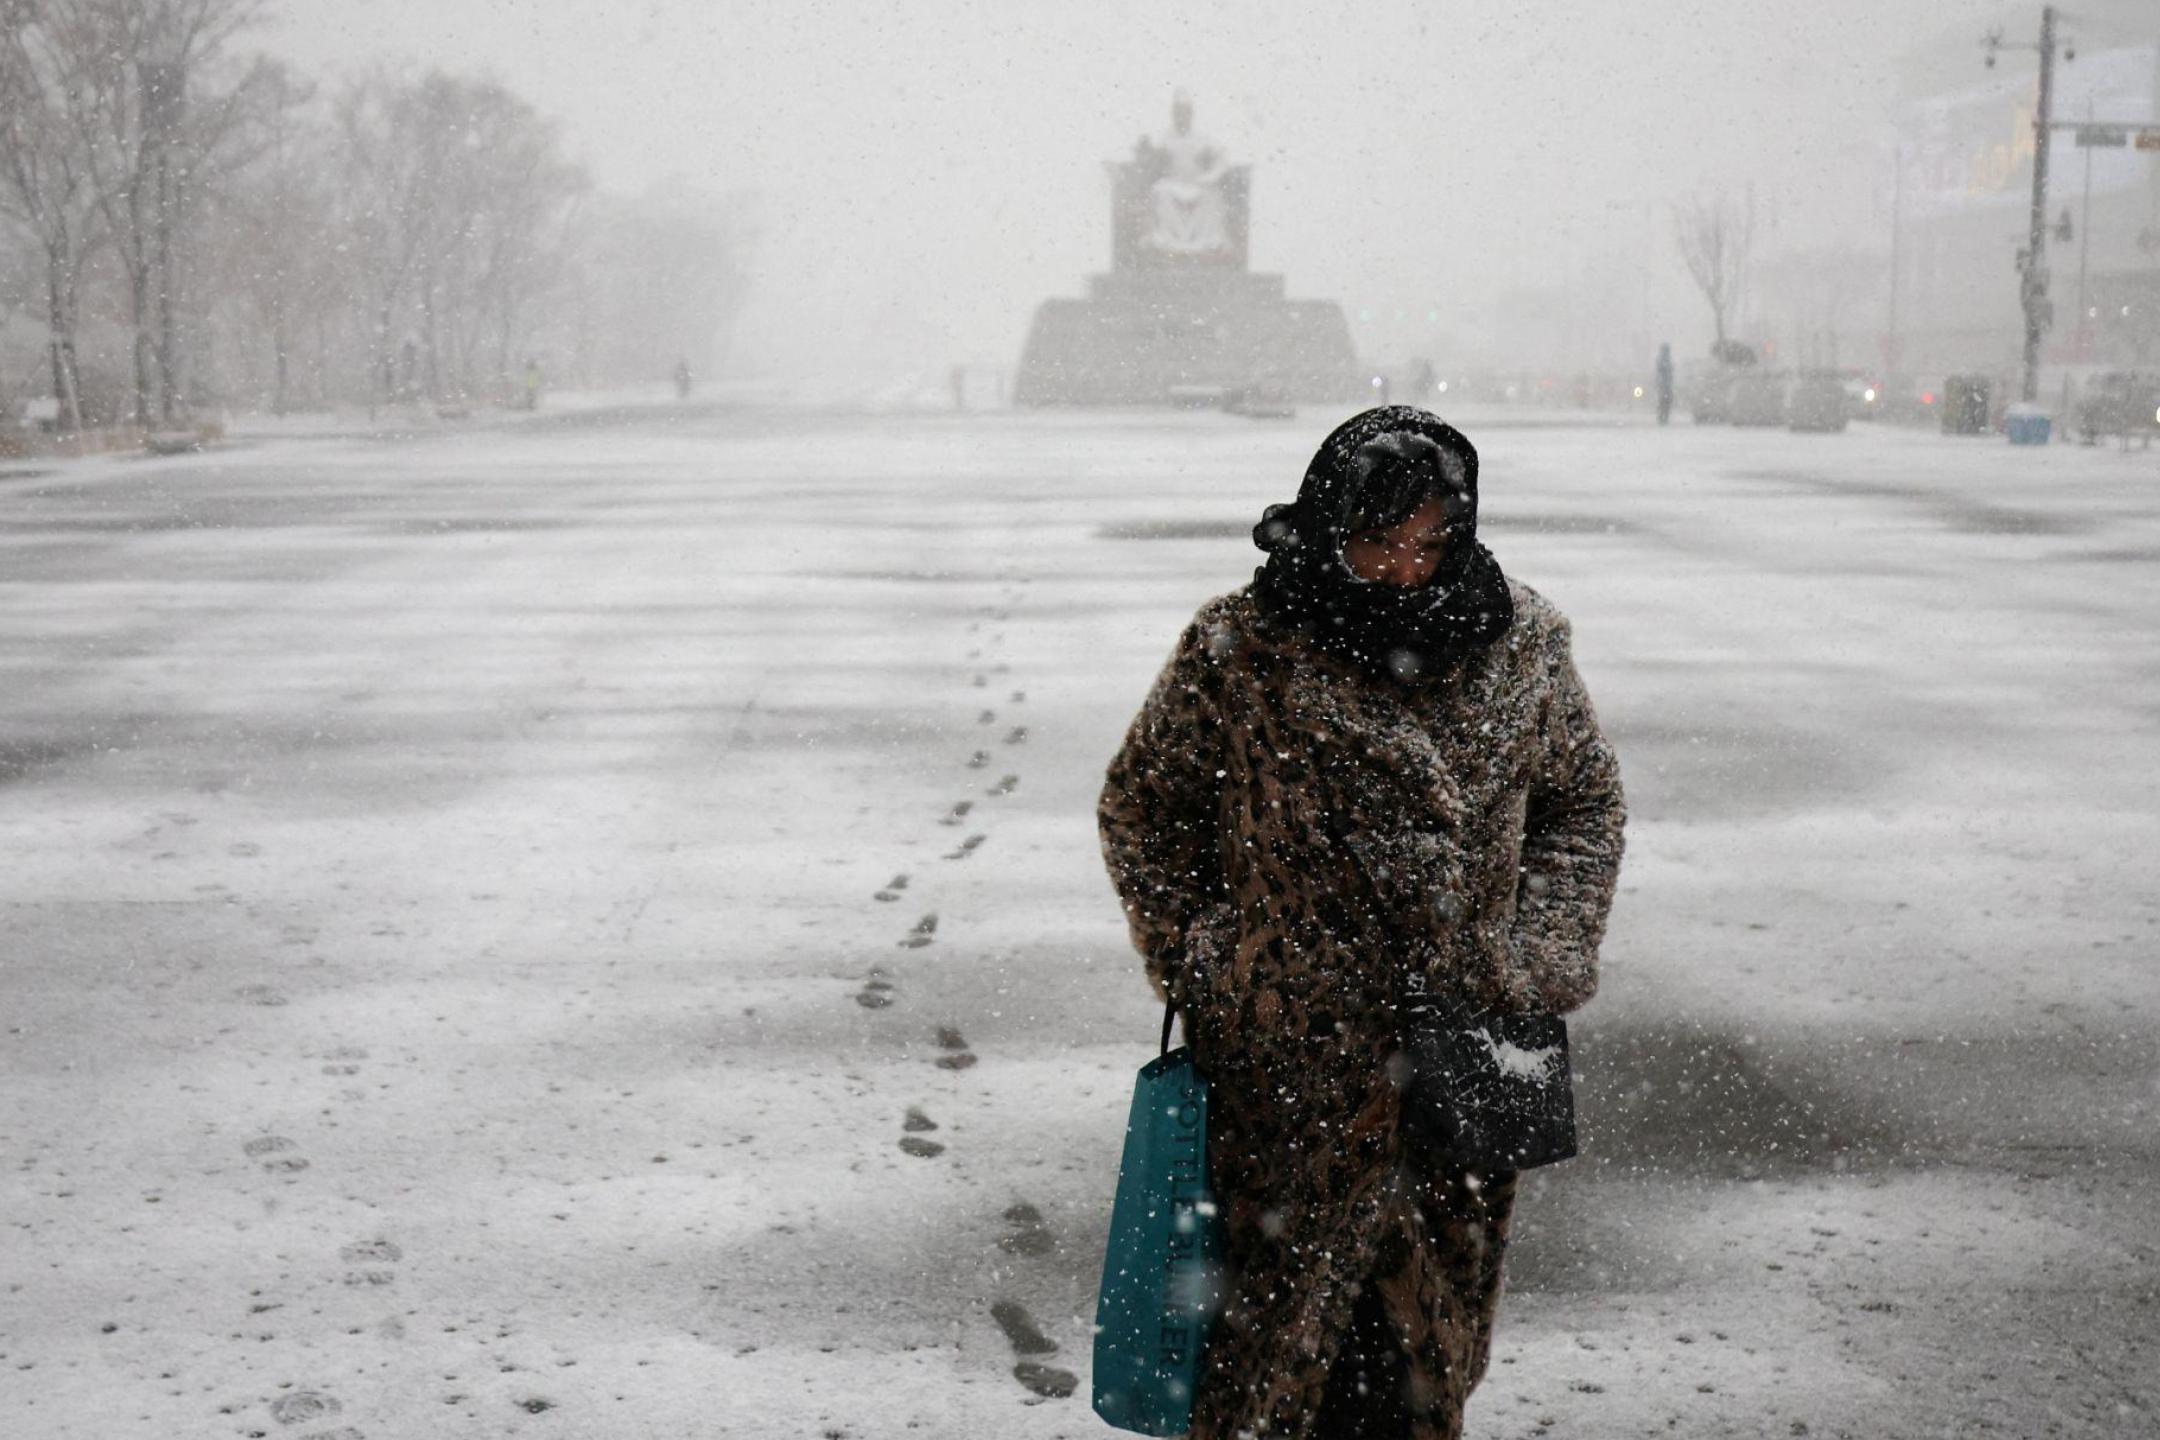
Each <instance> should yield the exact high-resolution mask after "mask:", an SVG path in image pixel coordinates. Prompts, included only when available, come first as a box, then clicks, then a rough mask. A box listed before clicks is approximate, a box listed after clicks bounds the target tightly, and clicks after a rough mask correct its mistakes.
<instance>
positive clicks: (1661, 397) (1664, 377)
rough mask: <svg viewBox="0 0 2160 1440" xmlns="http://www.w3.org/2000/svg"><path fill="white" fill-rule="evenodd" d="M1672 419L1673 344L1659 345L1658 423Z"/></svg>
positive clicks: (1665, 422)
mask: <svg viewBox="0 0 2160 1440" xmlns="http://www.w3.org/2000/svg"><path fill="white" fill-rule="evenodd" d="M1671 420H1672V346H1671V345H1670V344H1666V345H1660V346H1658V347H1657V423H1658V424H1660V425H1665V424H1669V423H1670V422H1671Z"/></svg>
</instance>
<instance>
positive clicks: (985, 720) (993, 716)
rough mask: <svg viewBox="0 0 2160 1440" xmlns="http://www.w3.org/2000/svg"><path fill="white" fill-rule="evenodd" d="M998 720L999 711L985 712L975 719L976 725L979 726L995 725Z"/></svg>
mask: <svg viewBox="0 0 2160 1440" xmlns="http://www.w3.org/2000/svg"><path fill="white" fill-rule="evenodd" d="M996 720H997V711H995V710H985V711H983V712H982V714H980V715H977V716H976V717H975V723H976V724H978V725H989V724H993V723H995V722H996Z"/></svg>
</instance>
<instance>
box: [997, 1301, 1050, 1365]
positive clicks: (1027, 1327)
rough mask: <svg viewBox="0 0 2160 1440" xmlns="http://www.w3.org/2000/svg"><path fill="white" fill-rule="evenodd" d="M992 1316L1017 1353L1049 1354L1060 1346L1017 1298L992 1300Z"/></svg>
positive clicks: (1006, 1341)
mask: <svg viewBox="0 0 2160 1440" xmlns="http://www.w3.org/2000/svg"><path fill="white" fill-rule="evenodd" d="M990 1318H991V1319H993V1320H995V1321H997V1325H998V1329H1000V1330H1002V1331H1004V1332H1005V1343H1006V1344H1008V1345H1010V1346H1012V1348H1013V1354H1015V1355H1048V1354H1050V1353H1051V1352H1053V1351H1055V1350H1056V1349H1057V1348H1058V1343H1057V1341H1055V1340H1052V1339H1051V1338H1050V1337H1049V1336H1047V1335H1045V1334H1043V1332H1042V1327H1041V1326H1039V1325H1037V1324H1036V1323H1035V1317H1034V1316H1032V1315H1030V1314H1028V1312H1027V1307H1026V1306H1025V1305H1022V1304H1021V1303H1020V1302H1019V1301H1017V1300H993V1301H991V1302H990Z"/></svg>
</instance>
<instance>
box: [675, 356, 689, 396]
mask: <svg viewBox="0 0 2160 1440" xmlns="http://www.w3.org/2000/svg"><path fill="white" fill-rule="evenodd" d="M675 398H676V399H678V400H687V399H689V398H690V362H689V360H688V359H682V360H677V361H676V362H675Z"/></svg>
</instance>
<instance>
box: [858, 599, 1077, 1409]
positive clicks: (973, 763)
mask: <svg viewBox="0 0 2160 1440" xmlns="http://www.w3.org/2000/svg"><path fill="white" fill-rule="evenodd" d="M1006 598H1007V600H1008V601H1010V600H1015V599H1017V598H1018V596H1017V594H1016V593H1015V592H1014V591H1012V590H1011V589H1008V590H1007V591H1006ZM1011 615H1012V612H1011V610H1010V609H1009V608H1007V607H1006V606H1003V605H999V606H993V607H992V608H991V609H990V610H989V612H988V616H989V618H990V619H992V620H995V621H1003V620H1007V619H1010V618H1011ZM968 628H969V629H970V630H971V631H979V630H980V629H981V628H982V626H981V622H980V621H977V622H975V623H973V624H971V625H969V627H968ZM1004 638H1005V637H1004V635H1003V634H1002V633H993V634H992V635H991V636H990V644H991V645H997V644H1000V643H1002V642H1003V640H1004ZM983 654H984V652H983V650H982V649H981V648H977V649H974V650H971V651H969V652H968V656H967V658H968V659H969V660H972V661H981V660H982V658H983ZM1010 668H1011V667H1010V666H1008V665H1005V664H995V665H987V666H985V667H984V668H983V669H981V670H978V671H975V672H974V674H973V677H972V679H971V681H970V684H971V685H972V687H973V688H975V689H977V690H986V689H988V688H989V687H990V683H991V676H992V675H997V674H1003V673H1006V672H1007V671H1009V670H1010ZM1026 702H1027V692H1026V691H1025V690H1014V691H1012V692H1011V695H1010V698H1009V700H1008V702H1007V703H1009V704H1013V705H1021V704H1025V703H1026ZM997 722H998V712H997V711H996V710H995V709H993V708H991V707H989V706H985V707H983V708H982V709H981V710H980V711H979V712H978V713H977V715H976V717H975V723H976V724H977V725H995V724H996V723H997ZM1027 738H1028V728H1027V726H1025V725H1011V726H1009V728H1008V729H1007V730H1006V732H1005V737H1004V742H1003V743H1004V744H1006V745H1024V744H1026V743H1027ZM963 763H964V765H965V766H966V768H967V769H970V770H986V769H988V768H989V767H990V763H991V754H990V751H989V750H987V749H980V748H978V749H976V750H974V751H972V752H971V753H970V754H969V755H968V757H967V759H966V760H965V761H964V762H963ZM1019 788H1020V777H1019V776H1018V775H1017V774H1006V775H1003V776H1001V777H1000V778H999V779H998V781H997V782H996V783H995V784H993V785H991V786H990V787H989V788H988V789H987V790H984V791H983V792H982V794H983V795H985V796H986V797H988V798H991V799H998V798H1002V797H1004V796H1007V795H1010V794H1012V793H1013V792H1014V791H1015V790H1017V789H1019ZM976 809H977V802H976V800H975V799H973V798H968V799H961V800H955V801H954V802H953V803H952V806H951V808H950V809H948V810H947V811H946V812H945V814H944V815H943V816H941V817H939V819H938V822H937V823H938V824H939V825H942V826H946V827H949V828H954V829H957V828H959V827H961V826H963V825H966V824H967V823H968V822H969V820H970V819H971V818H974V817H975V813H976ZM989 838H990V837H989V834H988V832H987V831H982V830H976V831H973V832H971V833H969V834H968V835H967V836H966V837H964V838H963V839H962V840H961V841H960V842H959V843H958V844H957V845H955V846H954V847H953V848H952V849H951V850H948V851H946V852H945V854H944V857H943V858H944V859H946V860H965V859H967V858H968V857H969V856H970V855H972V854H974V853H975V852H976V851H977V850H978V849H980V848H981V847H982V846H983V844H984V842H986V841H987V840H988V839H989ZM912 878H913V877H912V876H910V875H908V874H907V873H906V872H904V871H903V872H902V873H900V874H897V875H895V876H893V878H892V879H890V880H888V881H886V882H885V885H884V887H883V888H882V889H880V890H878V891H877V892H876V894H875V895H873V896H872V897H871V898H872V899H874V900H876V901H878V902H879V903H880V904H886V905H893V904H897V903H899V901H900V900H901V899H902V898H903V897H904V896H905V895H906V894H907V891H908V888H909V884H910V882H911V880H912ZM937 933H938V914H937V912H936V911H935V910H929V911H925V912H924V913H923V914H922V916H921V918H919V919H917V920H916V921H915V923H914V924H913V925H911V926H909V927H908V929H907V932H906V933H905V934H904V935H902V936H901V938H900V939H899V940H898V941H897V942H895V943H896V945H897V947H898V948H900V949H903V950H920V949H923V948H924V947H926V946H928V945H931V944H933V943H935V941H936V938H937ZM896 988H897V987H896V986H895V984H894V981H893V977H892V972H891V971H889V970H888V969H887V968H886V967H884V966H883V965H872V966H871V967H870V968H869V971H868V973H867V975H866V976H865V978H864V980H863V986H862V989H860V990H859V991H857V992H856V995H855V1003H856V1004H858V1005H861V1006H862V1007H863V1008H865V1009H867V1010H882V1009H885V1008H886V1007H888V1006H890V1005H891V1004H892V1003H893V997H894V994H895V993H896ZM934 1034H935V1037H936V1040H937V1052H938V1053H937V1054H936V1055H935V1056H934V1057H933V1058H932V1061H931V1063H932V1064H934V1065H935V1066H936V1067H937V1068H938V1069H940V1070H947V1071H954V1072H958V1071H962V1070H967V1069H971V1068H973V1067H974V1065H975V1064H976V1063H977V1058H976V1055H975V1052H974V1051H973V1050H972V1049H970V1048H969V1046H968V1042H967V1037H966V1036H965V1035H963V1034H962V1033H961V1032H960V1030H959V1028H958V1027H957V1026H953V1025H940V1026H938V1027H936V1030H935V1032H934ZM940 1129H941V1127H940V1126H939V1124H938V1122H937V1121H936V1120H934V1119H932V1118H931V1117H930V1115H929V1114H928V1113H927V1112H925V1111H924V1109H923V1108H922V1107H921V1106H919V1105H910V1106H908V1107H907V1111H906V1113H905V1114H904V1115H903V1116H902V1117H901V1120H900V1132H901V1133H900V1138H899V1142H898V1144H899V1148H900V1152H901V1153H902V1154H903V1155H908V1156H911V1157H913V1158H915V1159H918V1160H935V1159H937V1158H938V1157H939V1156H940V1155H943V1154H944V1153H945V1150H946V1144H945V1142H944V1141H943V1140H938V1139H933V1138H932V1137H933V1136H935V1135H937V1134H938V1133H939V1132H940ZM1005 1220H1006V1222H1007V1224H1008V1225H1009V1226H1010V1227H1011V1228H1010V1230H1009V1231H1008V1232H1007V1233H1006V1234H1005V1235H1003V1236H1001V1237H999V1239H998V1241H997V1245H998V1248H999V1249H1000V1250H1003V1251H1005V1252H1006V1253H1007V1254H1009V1255H1017V1256H1020V1257H1022V1258H1024V1259H1031V1260H1035V1259H1041V1258H1043V1257H1045V1256H1047V1255H1049V1254H1051V1253H1052V1252H1053V1251H1055V1250H1056V1248H1057V1239H1056V1237H1055V1236H1054V1235H1053V1234H1052V1233H1051V1231H1050V1228H1049V1226H1048V1225H1047V1224H1045V1223H1044V1221H1043V1217H1042V1212H1041V1211H1040V1210H1038V1209H1036V1208H1035V1206H1033V1205H1031V1204H1029V1203H1028V1202H1026V1201H1024V1200H1023V1201H1019V1202H1017V1203H1015V1204H1014V1205H1013V1206H1011V1207H1010V1208H1009V1209H1007V1210H1006V1211H1005ZM990 1316H991V1318H992V1319H993V1320H995V1321H996V1322H997V1326H998V1328H999V1330H1001V1331H1002V1332H1004V1335H1005V1339H1006V1342H1007V1343H1008V1344H1010V1345H1011V1346H1012V1351H1013V1356H1014V1364H1013V1371H1012V1373H1013V1378H1014V1379H1015V1380H1017V1381H1019V1382H1020V1384H1021V1385H1023V1386H1025V1387H1026V1388H1027V1389H1028V1390H1030V1391H1032V1392H1033V1393H1034V1394H1035V1395H1037V1396H1040V1397H1042V1398H1043V1399H1064V1398H1066V1397H1068V1396H1070V1395H1071V1394H1072V1393H1073V1391H1074V1389H1075V1388H1076V1387H1077V1386H1078V1384H1079V1380H1078V1377H1077V1376H1075V1375H1074V1374H1073V1372H1072V1371H1070V1370H1065V1369H1062V1368H1060V1367H1058V1366H1055V1365H1051V1364H1048V1363H1046V1362H1045V1361H1044V1360H1043V1359H1041V1358H1039V1357H1042V1356H1047V1355H1052V1354H1055V1353H1056V1351H1057V1349H1058V1343H1057V1341H1055V1340H1053V1339H1051V1338H1050V1337H1049V1336H1048V1335H1046V1334H1044V1333H1043V1330H1042V1327H1041V1326H1040V1325H1038V1324H1036V1323H1035V1318H1034V1317H1033V1316H1032V1315H1030V1314H1029V1313H1028V1312H1027V1309H1026V1307H1025V1306H1023V1305H1022V1304H1021V1303H1020V1302H1019V1301H1017V1300H1013V1299H1010V1298H1000V1299H998V1300H995V1301H993V1302H992V1303H991V1306H990Z"/></svg>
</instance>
